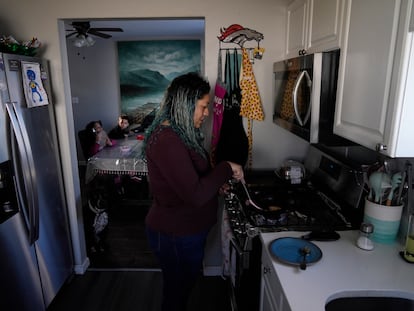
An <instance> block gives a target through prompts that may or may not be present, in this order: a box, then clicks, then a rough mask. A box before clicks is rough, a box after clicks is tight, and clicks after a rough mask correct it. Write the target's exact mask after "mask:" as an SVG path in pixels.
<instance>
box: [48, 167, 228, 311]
mask: <svg viewBox="0 0 414 311" xmlns="http://www.w3.org/2000/svg"><path fill="white" fill-rule="evenodd" d="M80 173H81V180H82V179H83V174H84V170H80ZM108 180H109V181H108ZM111 180H112V179H108V178H106V179H105V180H104V183H108V182H109V188H108V187H107V185H106V186H105V187H106V189H110V187H111ZM131 186H132V188H131ZM92 187H93V185H92ZM142 187H144V188H145V184H132V185H131V184H129V185H128V184H127V185H126V187H125V189H124V190H125V193H123V194H122V195H119V194H116V193H114V192H113V191H112V192H106V193H107V194H110V195H111V199H110V204H109V206H108V210H107V212H108V218H109V221H108V225H107V227H106V229H105V234H104V235H103V236H102V238H103V244H102V245H103V246H104V247H103V250H102V251H100V250H99V249H96V248H95V250H93V248H92V246H93V244H94V243H93V241H92V240H91V235H90V234H88V232H89V233H90V232H91V229H92V227H91V221H92V220H93V217H94V215H92V214H90V213H89V212H88V205H87V201H88V196H87V194H88V191H90V189H91V185H87V186H85V187H84V188H83V189H82V197H83V201H84V204H83V205H84V222H85V232H86V233H87V234H86V235H87V236H86V242H87V247H88V249H87V252H88V257H89V259H90V262H91V265H90V267H89V269H88V271H87V272H86V273H85V274H84V275H75V276H73V277H72V279H70V280H69V281H68V282H67V284H65V285H64V286H63V288H62V289H61V290H60V292H59V293H58V295H57V296H56V298H55V299H54V300H53V301H52V303H51V305H50V306H49V308H48V311H98V310H99V311H110V310H114V311H115V310H116V311H124V310H125V311H126V310H128V311H130V310H139V311H159V310H160V307H161V295H162V275H161V272H160V270H159V265H158V262H157V260H156V258H155V256H154V255H153V254H152V252H151V250H150V248H149V246H148V243H147V239H146V236H145V225H144V220H145V216H146V214H147V212H148V208H149V202H148V203H147V204H145V200H143V197H142V193H143V192H145V189H142ZM104 192H105V190H104ZM114 195H115V196H116V197H115V198H114V197H113V196H114ZM144 199H145V198H144ZM138 202H140V203H138ZM142 202H144V204H142ZM90 217H92V218H90ZM228 292H229V291H228V281H225V280H223V279H222V278H221V277H220V276H216V277H211V276H209V277H201V278H200V279H199V281H198V282H197V284H196V287H195V288H194V291H193V293H192V296H191V299H190V301H189V308H188V311H196V310H197V311H213V310H214V311H229V310H230V302H229V294H228ZM183 311H184V310H183Z"/></svg>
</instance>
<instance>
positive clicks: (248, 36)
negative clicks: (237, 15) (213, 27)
mask: <svg viewBox="0 0 414 311" xmlns="http://www.w3.org/2000/svg"><path fill="white" fill-rule="evenodd" d="M217 38H218V39H219V41H220V42H223V43H235V44H238V45H239V46H240V47H243V45H244V43H245V42H246V41H252V40H255V41H257V43H258V46H259V42H260V41H261V40H263V38H264V36H263V34H262V33H260V32H258V31H256V30H254V29H250V28H245V27H243V26H241V25H239V24H232V25H230V26H229V27H227V28H224V27H222V28H221V29H220V36H218V37H217Z"/></svg>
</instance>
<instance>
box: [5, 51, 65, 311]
mask: <svg viewBox="0 0 414 311" xmlns="http://www.w3.org/2000/svg"><path fill="white" fill-rule="evenodd" d="M0 95H1V96H0V104H1V105H0V143H1V147H0V251H1V254H0V309H1V310H19V311H24V310H30V311H37V310H46V308H47V306H48V305H49V304H50V302H51V301H52V300H53V298H54V297H55V296H56V294H57V292H58V291H59V289H60V288H61V287H62V285H63V284H64V283H65V281H66V280H67V279H68V278H69V277H70V275H71V274H72V268H73V257H72V249H71V242H70V234H69V225H68V219H67V210H66V203H65V202H66V201H65V197H64V190H63V189H64V188H63V179H62V171H61V163H60V153H59V147H58V143H57V134H56V122H55V112H54V107H53V103H52V100H51V99H52V98H51V95H52V94H51V87H50V81H49V71H48V66H47V62H46V61H45V60H42V59H38V58H32V57H26V56H19V55H11V54H2V53H0Z"/></svg>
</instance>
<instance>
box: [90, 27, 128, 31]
mask: <svg viewBox="0 0 414 311" xmlns="http://www.w3.org/2000/svg"><path fill="white" fill-rule="evenodd" d="M90 29H93V30H97V31H115V32H123V31H124V30H123V29H122V28H95V27H92V28H90Z"/></svg>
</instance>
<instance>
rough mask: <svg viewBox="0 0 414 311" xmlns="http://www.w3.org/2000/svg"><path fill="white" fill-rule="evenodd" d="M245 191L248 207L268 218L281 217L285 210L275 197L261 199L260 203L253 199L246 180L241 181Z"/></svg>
mask: <svg viewBox="0 0 414 311" xmlns="http://www.w3.org/2000/svg"><path fill="white" fill-rule="evenodd" d="M241 184H242V187H243V190H244V192H245V194H246V205H248V206H250V207H251V208H253V209H254V210H256V211H257V212H258V213H260V214H263V215H266V216H267V217H279V215H280V214H281V213H282V212H284V211H285V210H284V209H283V208H282V207H281V206H280V205H279V204H277V203H276V202H275V199H274V197H271V198H267V197H261V198H260V200H259V201H256V199H255V200H253V199H252V197H251V195H250V192H249V189H248V187H247V185H246V182H245V181H244V180H242V181H241Z"/></svg>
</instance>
